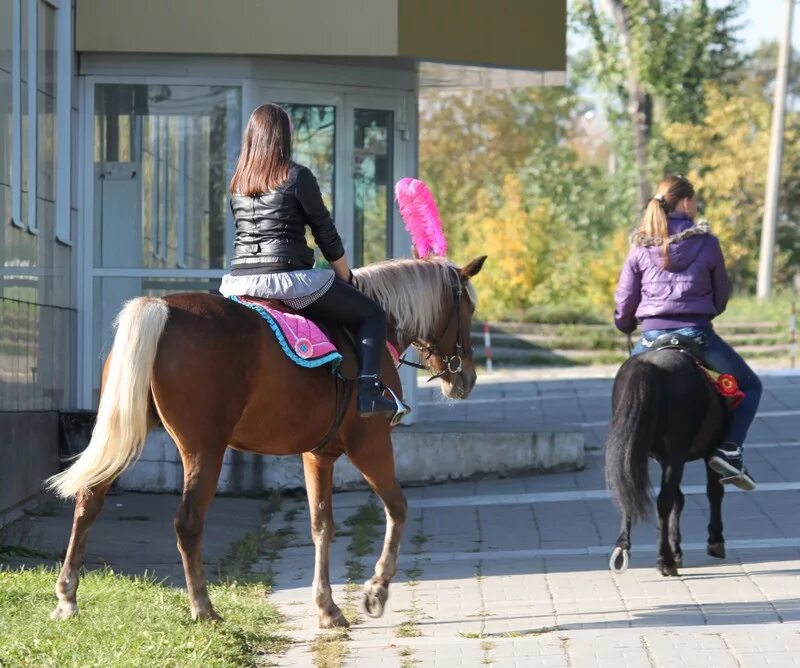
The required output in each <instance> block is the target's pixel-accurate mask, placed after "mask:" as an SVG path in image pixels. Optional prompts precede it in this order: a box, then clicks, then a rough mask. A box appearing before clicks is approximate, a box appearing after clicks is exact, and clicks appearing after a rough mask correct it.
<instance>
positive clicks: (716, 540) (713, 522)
mask: <svg viewBox="0 0 800 668" xmlns="http://www.w3.org/2000/svg"><path fill="white" fill-rule="evenodd" d="M721 477H722V476H720V474H719V473H717V472H716V471H714V470H713V469H712V468H711V467H710V466H709V465H708V463H706V495H707V496H708V505H709V511H710V516H709V521H708V545H707V547H706V552H707V553H708V554H709V556H711V557H716V558H717V559H724V558H725V537H724V536H723V535H722V497H724V496H725V486H724V485H723V484H722V483H721V482H720V478H721Z"/></svg>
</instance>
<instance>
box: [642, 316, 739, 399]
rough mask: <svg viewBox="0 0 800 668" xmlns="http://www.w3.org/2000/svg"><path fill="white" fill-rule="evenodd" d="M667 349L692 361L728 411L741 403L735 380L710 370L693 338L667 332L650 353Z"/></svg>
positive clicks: (655, 343)
mask: <svg viewBox="0 0 800 668" xmlns="http://www.w3.org/2000/svg"><path fill="white" fill-rule="evenodd" d="M668 349H673V350H680V351H681V352H683V353H685V354H687V355H689V357H691V358H692V360H694V363H695V364H696V365H697V367H698V368H699V369H700V370H701V371H702V372H703V373H704V374H705V376H706V378H707V379H708V382H709V383H711V386H712V387H713V388H714V390H716V392H717V394H719V395H720V396H721V397H722V398H723V399H724V400H725V405H726V406H727V408H728V410H731V411H732V410H733V409H734V408H736V407H737V406H738V405H739V404H740V403H742V399H744V392H742V391H741V390H740V389H739V384H738V383H737V382H736V378H734V377H733V376H731V375H730V374H728V373H719V372H718V371H714V370H713V369H710V368H709V367H708V366H707V365H706V362H705V360H704V359H703V353H702V351H701V350H700V346H698V345H697V343H696V342H695V340H694V339H693V338H691V337H689V336H685V335H683V334H677V333H675V332H671V333H670V332H667V333H666V334H662V335H661V336H659V337H658V338H656V339H655V340H654V341H653V345H652V346H651V348H650V351H657V350H668Z"/></svg>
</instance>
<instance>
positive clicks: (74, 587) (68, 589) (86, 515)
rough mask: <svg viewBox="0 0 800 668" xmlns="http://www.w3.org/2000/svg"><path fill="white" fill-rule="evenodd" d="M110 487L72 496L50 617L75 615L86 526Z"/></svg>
mask: <svg viewBox="0 0 800 668" xmlns="http://www.w3.org/2000/svg"><path fill="white" fill-rule="evenodd" d="M110 486H111V483H104V484H102V485H98V486H97V487H94V488H92V489H90V490H87V489H84V490H81V491H80V492H78V496H77V498H76V499H75V513H74V515H73V520H72V534H71V535H70V537H69V546H68V547H67V554H66V556H65V557H64V565H63V566H62V567H61V572H60V573H59V575H58V581H57V582H56V596H57V597H58V605H57V606H56V609H55V610H53V612H52V614H51V615H50V617H51V618H52V619H67V618H68V617H72V616H73V615H76V614H78V599H77V593H78V582H79V580H80V569H81V563H82V562H83V554H84V552H85V551H86V541H87V539H88V538H89V529H90V528H91V526H92V524H94V521H95V520H96V519H97V516H98V515H99V514H100V511H101V510H102V509H103V502H104V501H105V498H106V492H107V491H108V488H109V487H110Z"/></svg>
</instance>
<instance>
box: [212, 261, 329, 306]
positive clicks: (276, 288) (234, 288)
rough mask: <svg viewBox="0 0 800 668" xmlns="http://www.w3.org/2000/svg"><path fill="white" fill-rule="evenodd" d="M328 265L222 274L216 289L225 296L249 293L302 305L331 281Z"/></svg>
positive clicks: (312, 301)
mask: <svg viewBox="0 0 800 668" xmlns="http://www.w3.org/2000/svg"><path fill="white" fill-rule="evenodd" d="M333 279H334V273H333V271H332V270H330V269H299V270H297V271H282V272H277V273H273V274H249V275H240V276H231V275H230V274H225V276H223V277H222V284H221V285H220V287H219V291H220V292H221V293H222V295H223V296H224V297H230V296H232V295H235V296H237V297H242V296H245V295H247V296H250V297H259V298H261V299H278V300H280V301H282V302H284V303H285V304H286V305H287V306H289V307H290V308H293V309H295V310H299V309H303V308H305V307H306V306H309V305H310V304H313V303H314V302H315V301H316V300H317V299H319V298H320V297H322V295H324V294H325V293H326V292H327V291H328V290H329V289H330V287H331V285H333Z"/></svg>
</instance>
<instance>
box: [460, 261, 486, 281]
mask: <svg viewBox="0 0 800 668" xmlns="http://www.w3.org/2000/svg"><path fill="white" fill-rule="evenodd" d="M487 257H488V256H487V255H481V256H480V257H476V258H475V259H474V260H473V261H472V262H470V263H469V264H468V265H466V266H464V267H462V268H461V278H462V279H464V280H465V281H468V280H469V279H470V278H472V277H473V276H474V275H475V274H477V273H478V272H479V271H480V270H481V269H483V263H484V262H486V258H487Z"/></svg>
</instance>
